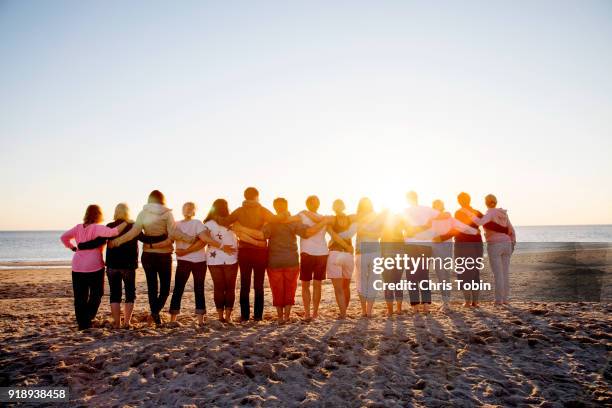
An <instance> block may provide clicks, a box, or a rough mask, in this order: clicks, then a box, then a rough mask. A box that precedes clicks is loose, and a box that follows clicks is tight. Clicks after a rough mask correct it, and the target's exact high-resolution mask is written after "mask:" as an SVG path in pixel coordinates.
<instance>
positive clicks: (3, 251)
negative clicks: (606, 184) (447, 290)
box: [0, 225, 612, 263]
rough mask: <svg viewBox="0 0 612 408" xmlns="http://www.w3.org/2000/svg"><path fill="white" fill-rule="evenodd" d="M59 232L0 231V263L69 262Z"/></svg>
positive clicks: (553, 238) (592, 231) (586, 233)
mask: <svg viewBox="0 0 612 408" xmlns="http://www.w3.org/2000/svg"><path fill="white" fill-rule="evenodd" d="M516 232H517V237H518V241H519V242H539V243H542V246H541V249H546V248H552V247H554V245H552V246H551V245H548V246H547V245H546V243H556V242H559V243H561V242H567V243H571V242H612V225H572V226H565V225H556V226H528V227H516ZM61 234H62V231H0V263H6V262H50V261H56V262H58V261H62V262H63V261H65V262H68V261H70V259H71V258H72V252H71V251H70V250H68V249H66V248H65V247H64V246H63V245H62V243H61V242H60V240H59V237H60V235H61Z"/></svg>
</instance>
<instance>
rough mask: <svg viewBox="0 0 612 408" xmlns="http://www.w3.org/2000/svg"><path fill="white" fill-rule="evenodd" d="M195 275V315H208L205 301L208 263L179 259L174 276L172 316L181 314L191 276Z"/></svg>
mask: <svg viewBox="0 0 612 408" xmlns="http://www.w3.org/2000/svg"><path fill="white" fill-rule="evenodd" d="M192 273H193V293H194V295H195V313H196V314H206V300H205V299H204V278H205V277H206V262H189V261H183V260H181V259H179V260H178V261H177V262H176V273H175V274H174V290H173V291H172V299H171V300H170V314H179V312H180V311H181V299H182V298H183V292H184V291H185V285H186V284H187V280H189V275H191V274H192Z"/></svg>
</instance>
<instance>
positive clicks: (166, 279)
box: [141, 252, 172, 315]
mask: <svg viewBox="0 0 612 408" xmlns="http://www.w3.org/2000/svg"><path fill="white" fill-rule="evenodd" d="M141 261H142V267H143V268H144V270H145V275H146V277H147V292H148V296H149V308H150V309H151V314H152V315H158V314H159V312H160V311H161V310H162V309H163V308H164V305H165V304H166V300H167V299H168V295H169V294H170V278H171V276H172V254H158V253H154V252H144V253H143V254H142V259H141ZM158 277H159V283H158V281H157V279H158ZM158 288H159V293H158V292H157V291H158Z"/></svg>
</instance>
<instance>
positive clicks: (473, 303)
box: [472, 302, 480, 307]
mask: <svg viewBox="0 0 612 408" xmlns="http://www.w3.org/2000/svg"><path fill="white" fill-rule="evenodd" d="M472 307H480V305H479V304H478V303H476V302H472Z"/></svg>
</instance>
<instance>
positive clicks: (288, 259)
mask: <svg viewBox="0 0 612 408" xmlns="http://www.w3.org/2000/svg"><path fill="white" fill-rule="evenodd" d="M304 228H305V227H304V225H303V224H302V223H300V222H291V223H274V224H266V226H265V227H264V236H266V237H268V238H269V241H268V267H269V268H287V267H291V266H298V265H299V263H300V260H299V256H298V246H297V238H296V235H298V233H299V231H300V230H301V229H304Z"/></svg>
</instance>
